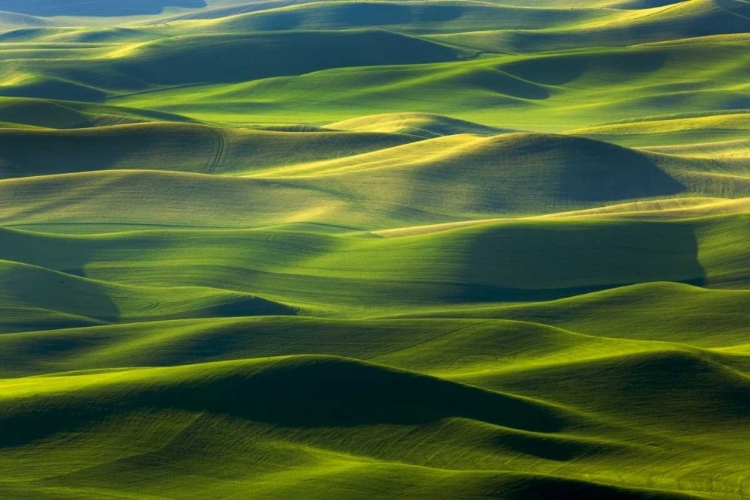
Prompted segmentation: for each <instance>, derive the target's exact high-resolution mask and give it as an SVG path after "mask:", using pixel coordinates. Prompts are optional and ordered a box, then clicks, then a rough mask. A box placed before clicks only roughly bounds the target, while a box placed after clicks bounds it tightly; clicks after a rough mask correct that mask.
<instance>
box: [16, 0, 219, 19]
mask: <svg viewBox="0 0 750 500" xmlns="http://www.w3.org/2000/svg"><path fill="white" fill-rule="evenodd" d="M206 5H207V4H206V2H205V0H127V1H112V0H93V1H86V2H81V1H73V0H54V1H50V0H4V1H3V3H2V10H4V11H7V12H18V13H21V14H27V15H31V16H41V17H52V16H92V17H93V16H95V17H110V16H111V17H114V16H138V15H149V14H160V13H161V12H162V11H163V10H164V9H165V8H166V7H183V8H196V9H198V8H202V7H206Z"/></svg>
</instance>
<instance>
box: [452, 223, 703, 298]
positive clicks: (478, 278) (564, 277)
mask: <svg viewBox="0 0 750 500" xmlns="http://www.w3.org/2000/svg"><path fill="white" fill-rule="evenodd" d="M466 251H467V255H466V257H465V262H466V264H465V266H464V270H463V272H462V273H461V274H459V276H461V277H463V279H464V282H463V283H462V284H461V286H460V287H458V288H457V289H455V291H454V293H455V299H457V300H458V301H461V302H515V301H537V300H553V299H559V298H563V297H570V296H574V295H580V294H583V293H591V292H596V291H601V290H606V289H610V288H617V287H620V286H625V285H634V284H638V283H649V282H659V281H671V282H677V283H685V284H690V285H694V286H703V285H704V284H705V277H706V272H705V270H704V269H703V266H702V265H701V263H700V261H699V258H698V251H699V248H698V241H697V239H696V236H695V229H694V226H693V225H691V224H686V223H653V222H634V221H614V222H612V221H610V222H594V223H574V222H559V223H553V224H542V225H539V224H528V225H527V224H518V225H511V226H500V227H497V228H493V229H489V230H486V231H482V232H478V233H475V234H473V235H472V237H471V240H470V243H469V244H468V245H467V250H466ZM520 285H522V286H520ZM455 299H454V300H455Z"/></svg>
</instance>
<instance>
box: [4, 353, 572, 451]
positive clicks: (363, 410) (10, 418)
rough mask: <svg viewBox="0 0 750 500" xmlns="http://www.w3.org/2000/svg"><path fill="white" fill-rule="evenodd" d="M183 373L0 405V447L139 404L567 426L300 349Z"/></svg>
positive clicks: (320, 423) (550, 412) (294, 418)
mask: <svg viewBox="0 0 750 500" xmlns="http://www.w3.org/2000/svg"><path fill="white" fill-rule="evenodd" d="M199 366H200V365H199ZM170 370H172V369H170ZM174 370H181V369H179V368H176V369H174ZM182 373H183V375H178V378H172V376H168V378H166V379H164V380H159V379H158V378H157V379H154V380H152V381H149V382H146V383H136V384H130V383H124V384H114V385H108V386H99V387H90V388H88V389H84V390H81V391H79V392H75V393H68V394H65V395H49V396H44V397H42V398H39V399H31V400H26V401H14V402H13V403H11V404H3V403H0V429H12V430H13V432H2V433H0V447H15V446H24V445H26V444H29V443H31V442H33V441H36V440H39V439H43V438H45V437H49V436H52V435H54V434H57V433H60V432H66V431H72V430H75V429H84V428H86V427H87V426H90V425H92V424H95V423H97V422H101V421H104V420H106V419H107V418H109V417H111V416H113V415H116V414H127V413H128V412H132V411H142V410H150V411H158V410H165V411H166V410H172V409H184V410H188V411H196V412H206V413H211V414H218V415H229V416H232V417H235V418H243V419H248V420H252V421H257V422H266V423H272V424H275V425H279V426H284V427H302V428H330V427H357V426H362V425H377V424H391V425H417V424H424V423H428V422H434V421H438V420H442V419H445V418H451V417H457V418H467V419H473V420H479V421H484V422H488V423H492V424H495V425H501V426H504V427H511V428H518V429H523V430H528V431H534V432H558V431H560V430H562V429H563V428H565V427H566V426H568V425H569V423H570V422H569V418H570V417H568V416H567V415H566V414H564V413H563V412H562V411H561V410H558V409H555V408H553V407H548V406H545V405H542V404H539V403H535V402H532V401H529V400H525V399H520V398H516V397H514V396H510V395H505V394H500V393H494V392H488V391H484V390H481V389H478V388H474V387H470V386H465V385H461V384H456V383H454V382H448V381H445V380H442V379H439V378H433V377H427V376H423V375H417V374H415V373H412V372H404V371H398V370H393V369H389V368H386V367H383V366H378V365H369V364H364V363H361V362H357V361H353V360H345V359H342V358H333V357H324V356H300V357H294V358H288V359H285V360H269V361H268V362H267V363H262V364H251V365H244V364H243V363H234V364H232V365H224V366H217V367H216V369H215V371H213V370H212V371H208V372H204V370H203V369H201V368H197V371H196V372H195V374H190V372H186V371H184V370H183V371H182ZM156 376H157V377H158V376H159V375H156Z"/></svg>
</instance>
